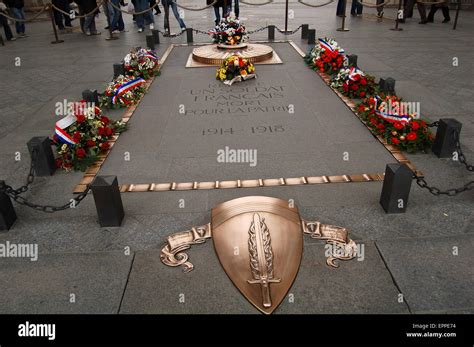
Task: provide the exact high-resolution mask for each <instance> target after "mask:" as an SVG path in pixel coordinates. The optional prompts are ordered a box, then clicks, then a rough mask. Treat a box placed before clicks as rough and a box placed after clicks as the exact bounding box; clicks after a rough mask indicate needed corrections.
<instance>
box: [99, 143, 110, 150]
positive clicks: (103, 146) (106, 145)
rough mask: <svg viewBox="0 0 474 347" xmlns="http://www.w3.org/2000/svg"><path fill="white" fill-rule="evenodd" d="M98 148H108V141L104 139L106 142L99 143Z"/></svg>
mask: <svg viewBox="0 0 474 347" xmlns="http://www.w3.org/2000/svg"><path fill="white" fill-rule="evenodd" d="M100 148H102V150H104V151H106V150H108V149H109V148H110V143H109V142H108V141H106V142H104V143H102V144H101V145H100Z"/></svg>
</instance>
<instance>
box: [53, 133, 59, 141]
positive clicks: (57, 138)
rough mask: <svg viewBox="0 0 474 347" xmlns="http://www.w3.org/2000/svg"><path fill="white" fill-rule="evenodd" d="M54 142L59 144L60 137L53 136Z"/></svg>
mask: <svg viewBox="0 0 474 347" xmlns="http://www.w3.org/2000/svg"><path fill="white" fill-rule="evenodd" d="M53 141H54V142H59V137H58V135H56V134H54V135H53Z"/></svg>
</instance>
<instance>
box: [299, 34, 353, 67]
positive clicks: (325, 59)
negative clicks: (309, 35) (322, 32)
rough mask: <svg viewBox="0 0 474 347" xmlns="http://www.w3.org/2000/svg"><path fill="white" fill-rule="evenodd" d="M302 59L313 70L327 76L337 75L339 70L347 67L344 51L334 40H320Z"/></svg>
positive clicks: (347, 62)
mask: <svg viewBox="0 0 474 347" xmlns="http://www.w3.org/2000/svg"><path fill="white" fill-rule="evenodd" d="M304 59H305V61H306V63H307V64H308V65H309V66H311V67H312V68H313V69H314V70H318V71H319V72H324V73H327V74H329V75H332V74H335V73H338V72H339V70H340V69H342V68H345V67H348V65H349V61H348V59H347V57H346V55H345V54H344V49H342V48H341V47H340V46H339V44H338V43H337V42H336V41H335V40H333V39H328V38H324V39H321V38H320V39H319V40H318V43H317V44H316V46H314V48H313V49H312V50H311V51H310V52H309V53H308V54H307V55H306V56H305V58H304Z"/></svg>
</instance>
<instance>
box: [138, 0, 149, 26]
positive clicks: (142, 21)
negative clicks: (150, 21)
mask: <svg viewBox="0 0 474 347" xmlns="http://www.w3.org/2000/svg"><path fill="white" fill-rule="evenodd" d="M146 5H147V1H146V0H136V1H135V12H141V11H144V10H145V9H146V7H147V6H146ZM135 19H136V22H137V26H138V28H139V29H142V30H143V29H145V18H144V17H143V14H137V15H136V16H135Z"/></svg>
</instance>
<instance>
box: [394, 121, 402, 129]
mask: <svg viewBox="0 0 474 347" xmlns="http://www.w3.org/2000/svg"><path fill="white" fill-rule="evenodd" d="M393 126H394V128H395V129H397V130H401V129H403V124H402V123H401V122H395V124H394V125H393Z"/></svg>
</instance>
